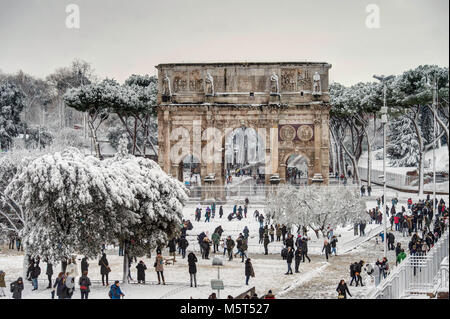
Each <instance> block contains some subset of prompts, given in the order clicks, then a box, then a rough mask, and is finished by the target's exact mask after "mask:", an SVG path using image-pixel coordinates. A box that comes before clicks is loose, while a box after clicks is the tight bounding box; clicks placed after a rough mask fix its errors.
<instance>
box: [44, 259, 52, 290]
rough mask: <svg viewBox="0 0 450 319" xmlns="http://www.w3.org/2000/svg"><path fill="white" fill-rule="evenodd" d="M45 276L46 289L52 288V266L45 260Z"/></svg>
mask: <svg viewBox="0 0 450 319" xmlns="http://www.w3.org/2000/svg"><path fill="white" fill-rule="evenodd" d="M45 274H46V275H47V278H48V286H47V289H49V288H52V276H53V265H52V263H51V262H49V261H48V260H47V269H46V271H45Z"/></svg>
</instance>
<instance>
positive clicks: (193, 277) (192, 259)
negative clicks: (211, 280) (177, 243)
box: [188, 251, 198, 288]
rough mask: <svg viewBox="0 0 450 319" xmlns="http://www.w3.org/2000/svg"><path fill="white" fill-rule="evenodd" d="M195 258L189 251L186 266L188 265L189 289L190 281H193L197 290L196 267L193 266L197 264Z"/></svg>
mask: <svg viewBox="0 0 450 319" xmlns="http://www.w3.org/2000/svg"><path fill="white" fill-rule="evenodd" d="M197 261H198V260H197V257H196V256H195V254H194V253H193V252H192V251H191V252H189V254H188V265H189V276H190V278H191V287H192V281H194V284H195V288H197V275H196V274H197V265H196V264H195V263H196V262H197Z"/></svg>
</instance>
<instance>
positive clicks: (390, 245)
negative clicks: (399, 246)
mask: <svg viewBox="0 0 450 319" xmlns="http://www.w3.org/2000/svg"><path fill="white" fill-rule="evenodd" d="M394 241H395V236H394V234H393V233H388V235H387V242H388V249H389V250H395V247H394Z"/></svg>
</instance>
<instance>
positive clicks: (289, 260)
mask: <svg viewBox="0 0 450 319" xmlns="http://www.w3.org/2000/svg"><path fill="white" fill-rule="evenodd" d="M292 259H294V252H293V251H292V247H288V251H287V255H286V262H287V265H288V270H287V273H285V275H289V274H291V275H293V272H292V268H291V264H292Z"/></svg>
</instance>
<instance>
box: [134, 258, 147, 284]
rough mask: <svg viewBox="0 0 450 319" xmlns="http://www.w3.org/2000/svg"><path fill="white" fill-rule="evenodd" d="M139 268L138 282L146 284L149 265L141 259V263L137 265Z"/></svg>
mask: <svg viewBox="0 0 450 319" xmlns="http://www.w3.org/2000/svg"><path fill="white" fill-rule="evenodd" d="M136 269H137V281H138V284H140V283H141V281H142V283H143V284H145V271H146V270H147V266H146V265H145V263H144V262H143V261H142V260H140V261H139V263H138V264H137V266H136Z"/></svg>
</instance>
